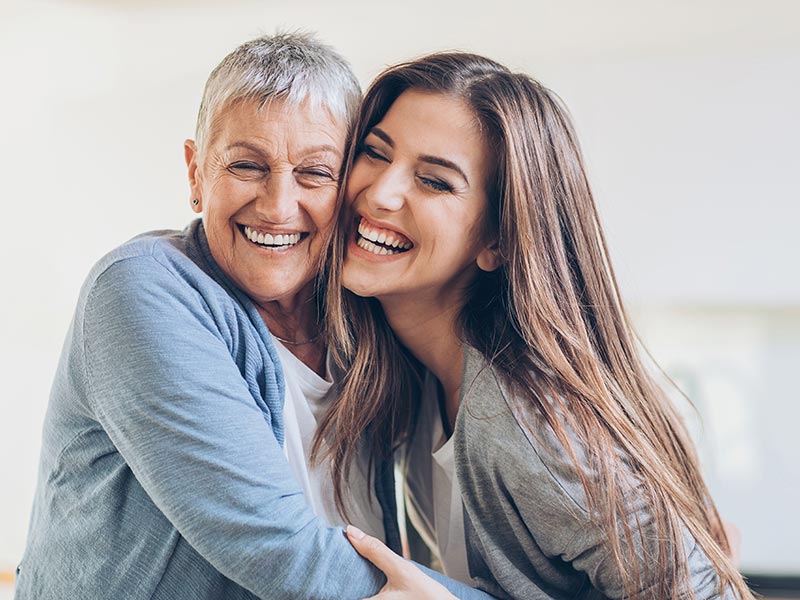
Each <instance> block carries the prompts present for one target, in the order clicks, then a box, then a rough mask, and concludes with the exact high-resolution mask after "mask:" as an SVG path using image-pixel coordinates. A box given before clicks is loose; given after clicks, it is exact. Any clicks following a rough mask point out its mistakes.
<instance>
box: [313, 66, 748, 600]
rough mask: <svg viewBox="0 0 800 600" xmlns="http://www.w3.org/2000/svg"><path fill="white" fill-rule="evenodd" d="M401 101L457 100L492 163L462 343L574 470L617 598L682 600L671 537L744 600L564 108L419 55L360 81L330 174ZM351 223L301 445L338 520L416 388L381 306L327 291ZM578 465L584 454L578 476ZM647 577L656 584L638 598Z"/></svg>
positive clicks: (511, 77) (390, 444)
mask: <svg viewBox="0 0 800 600" xmlns="http://www.w3.org/2000/svg"><path fill="white" fill-rule="evenodd" d="M408 89H418V90H422V91H429V92H435V93H441V94H446V95H449V96H453V97H456V98H459V99H462V100H464V101H465V102H466V103H467V104H468V105H469V106H471V107H472V109H473V111H474V112H475V115H476V117H477V119H478V122H479V123H480V126H481V130H482V133H483V135H484V139H485V140H486V142H487V144H488V145H489V148H490V151H491V153H492V155H493V156H494V157H495V161H496V168H495V173H494V176H493V177H492V181H490V182H489V189H488V192H489V197H490V214H489V215H487V217H488V223H487V226H489V227H492V228H494V229H495V230H496V233H497V239H498V244H499V252H500V255H501V257H502V260H503V265H502V266H501V267H500V268H499V269H497V270H496V271H494V272H491V273H485V272H481V273H480V274H479V275H478V276H477V277H476V279H475V281H474V282H473V285H472V286H471V288H470V290H469V292H468V298H467V301H466V303H465V308H464V310H463V312H462V314H461V319H460V326H461V335H462V337H463V339H464V341H465V342H466V343H468V344H470V345H472V346H474V347H475V348H477V349H478V350H479V351H480V352H481V353H482V354H483V355H484V357H485V358H486V360H487V361H488V362H489V363H490V364H491V365H492V366H493V367H494V368H495V369H497V371H498V372H499V373H501V375H502V376H503V377H504V378H505V380H506V382H507V383H508V384H509V385H511V386H513V387H515V388H516V389H517V390H518V392H519V393H518V394H517V397H518V398H520V399H521V401H524V402H527V403H530V404H531V405H533V407H534V408H535V409H536V410H538V411H539V412H541V414H542V415H543V416H544V417H545V419H546V420H547V422H548V424H549V426H550V427H551V428H552V429H553V431H554V432H555V434H556V436H557V437H558V439H559V440H560V441H561V442H562V444H563V445H564V447H565V449H566V450H567V452H568V454H569V455H570V457H571V458H572V460H573V461H574V462H575V464H576V467H577V468H578V471H579V473H581V478H582V481H583V486H584V489H585V491H586V495H587V499H588V502H589V509H590V512H591V514H593V515H594V516H595V519H596V520H597V522H598V524H599V525H600V526H601V527H603V528H604V530H605V531H606V532H607V533H608V545H609V549H610V551H611V555H612V557H613V560H614V561H615V563H616V565H617V568H618V569H619V571H620V573H621V574H622V577H623V579H624V581H625V582H626V583H625V587H626V590H625V592H626V596H628V597H630V598H637V599H638V598H644V597H654V598H671V599H677V598H679V597H682V596H683V595H684V594H685V593H686V592H687V590H688V588H689V585H690V583H689V580H688V571H687V558H686V556H685V550H684V543H683V539H682V537H681V531H682V526H684V525H685V527H686V528H687V529H688V531H689V532H690V533H691V534H692V536H694V538H695V540H696V541H697V543H698V544H699V545H700V547H701V549H702V550H703V552H704V553H705V554H706V555H707V556H708V558H709V559H710V561H711V562H712V563H713V565H714V567H715V568H716V570H717V572H718V574H719V581H720V591H722V589H723V588H729V589H732V590H733V591H734V592H735V593H736V595H738V596H740V597H742V598H751V597H752V596H751V594H750V592H749V591H748V589H747V586H746V585H745V583H744V581H743V580H742V578H741V576H740V575H739V573H738V572H737V571H736V569H735V568H734V567H733V565H732V564H731V563H730V561H729V560H728V558H727V557H726V555H725V550H727V549H728V542H727V539H726V537H725V534H724V532H723V529H722V525H721V522H720V519H719V515H718V513H717V511H716V508H715V507H714V503H713V500H712V498H711V496H710V494H709V492H708V489H707V487H706V485H705V483H704V481H703V479H702V476H701V474H700V469H699V466H698V463H697V458H696V456H695V453H694V449H693V446H692V443H691V440H690V439H689V436H688V434H687V432H686V430H685V428H684V426H683V423H682V421H681V419H680V417H679V416H678V414H677V412H676V411H675V409H674V407H673V406H672V404H671V403H670V401H669V400H668V399H667V397H666V394H665V393H664V391H663V390H662V389H661V388H660V387H659V385H658V384H657V383H656V382H655V381H654V380H653V378H652V377H651V376H650V374H649V373H648V371H647V368H646V367H645V365H644V364H643V362H642V360H641V358H640V349H639V347H638V345H637V339H636V337H635V335H634V333H633V331H632V328H631V325H630V323H629V319H628V316H627V314H626V312H625V310H624V307H623V305H622V302H621V300H620V295H619V290H618V287H617V283H616V279H615V276H614V272H613V270H612V268H611V264H610V262H609V259H608V252H607V248H606V243H605V240H604V237H603V233H602V230H601V227H600V222H599V219H598V215H597V211H596V208H595V204H594V199H593V197H592V193H591V190H590V188H589V184H588V180H587V177H586V173H585V169H584V164H583V159H582V157H581V152H580V148H579V146H578V142H577V138H576V136H575V133H574V131H573V128H572V125H571V123H570V119H569V116H568V114H567V111H566V110H565V109H564V107H563V106H562V105H561V104H560V102H559V101H558V99H557V98H556V96H555V95H554V94H553V93H552V92H550V91H549V90H547V89H546V88H544V87H543V86H542V85H541V84H539V83H538V82H536V81H534V80H533V79H531V78H530V77H528V76H526V75H522V74H514V73H511V72H510V71H508V70H507V69H506V68H505V67H503V66H502V65H499V64H498V63H495V62H494V61H491V60H488V59H486V58H483V57H481V56H476V55H473V54H467V53H458V52H451V53H439V54H433V55H430V56H427V57H424V58H421V59H418V60H415V61H411V62H409V63H405V64H401V65H398V66H395V67H392V68H390V69H388V70H386V71H385V72H384V73H382V74H381V75H380V76H378V78H377V79H376V80H375V81H374V82H373V84H372V85H371V87H370V89H369V90H368V91H367V93H366V95H365V97H364V101H363V103H362V107H361V112H360V117H359V121H358V123H357V125H356V128H355V132H354V137H353V139H352V140H351V142H350V144H349V151H348V156H347V163H346V168H345V170H344V174H345V177H346V175H347V174H348V173H349V170H350V167H351V166H352V164H353V161H354V159H355V157H356V156H357V153H358V149H359V146H360V144H361V143H362V141H363V139H364V137H365V136H366V134H367V133H368V132H369V130H370V129H371V128H372V127H373V126H374V125H376V124H377V123H378V122H379V121H380V120H381V119H382V118H383V116H384V115H385V114H386V112H387V111H388V110H389V108H390V106H391V105H392V103H393V102H394V101H395V100H396V99H397V98H398V97H399V96H400V94H402V93H403V92H404V91H406V90H408ZM343 181H345V180H343ZM343 198H344V186H343V191H342V194H340V203H341V202H343ZM350 219H351V215H349V214H348V211H347V210H342V211H340V221H339V226H338V228H337V231H336V232H335V233H334V238H333V241H332V245H331V250H330V253H331V254H330V259H331V262H330V279H329V287H328V290H329V292H328V295H327V310H328V320H327V326H328V328H329V332H330V334H331V336H332V339H333V340H334V343H333V345H332V349H331V350H332V353H333V357H334V360H335V361H336V364H337V365H338V366H339V367H340V368H342V369H343V370H344V371H345V373H346V374H345V375H344V377H343V378H342V379H341V381H340V382H339V383H338V384H337V385H338V386H339V392H340V394H339V397H338V399H337V400H336V401H335V403H334V404H333V406H332V408H331V410H330V411H329V413H328V414H327V416H326V417H325V419H324V420H323V421H322V423H321V424H320V428H319V431H318V434H317V438H316V440H315V446H314V456H315V457H317V456H318V455H319V454H320V448H321V446H320V441H321V440H322V439H323V438H324V439H325V440H326V442H327V443H328V445H329V454H330V458H331V463H332V470H333V474H334V483H335V491H336V501H337V505H338V506H339V509H340V511H342V513H343V514H346V507H345V502H344V500H343V494H342V486H343V485H344V483H343V482H345V481H346V479H347V476H348V472H349V467H350V463H351V461H352V459H353V458H354V456H355V454H356V452H357V450H358V448H359V444H361V443H365V444H366V447H367V448H366V449H367V451H368V452H369V453H370V460H371V461H374V460H381V459H383V458H386V457H388V456H389V455H390V453H391V452H392V451H393V450H394V449H395V448H397V447H398V446H399V445H400V444H402V443H403V442H404V441H405V440H407V439H408V436H409V435H410V434H411V430H412V427H413V415H414V414H415V412H416V411H415V406H414V403H415V402H416V399H417V398H418V395H419V394H418V390H419V376H420V365H419V364H418V363H417V361H416V360H415V359H414V358H413V357H412V356H411V355H410V354H409V353H408V352H407V351H406V350H405V349H404V348H403V347H402V346H401V345H400V344H399V342H398V341H397V339H396V338H395V336H394V335H393V334H392V332H391V330H390V329H389V326H388V324H387V323H386V320H385V317H384V315H383V312H382V310H381V306H380V304H379V303H378V302H377V301H376V300H375V299H372V298H358V297H357V296H355V295H354V294H352V293H350V292H348V291H347V290H343V289H342V288H341V282H340V274H341V267H342V264H343V260H344V252H345V247H346V240H347V232H348V230H349V226H350V223H349V221H350ZM531 433H533V434H534V435H535V433H536V432H535V431H532V432H531ZM575 444H577V445H578V446H579V447H576V446H575ZM619 450H621V451H622V453H623V455H624V456H625V457H626V458H625V459H622V458H620V454H619ZM578 455H582V456H585V457H586V458H585V459H583V463H582V464H581V463H579V461H578V459H577V456H578ZM623 460H624V464H623ZM587 461H588V464H586V463H587ZM589 473H591V474H592V476H591V477H590V476H589V475H588V474H589ZM626 474H627V475H626ZM632 479H633V480H635V482H636V483H635V485H636V491H635V492H633V486H634V484H633V482H632ZM631 493H636V494H643V495H644V498H645V500H646V502H647V504H648V505H649V506H650V507H651V511H652V515H653V519H654V521H655V523H656V524H657V531H658V536H657V538H658V539H657V540H645V539H644V536H643V533H642V531H637V530H636V528H635V527H634V528H632V527H631V525H630V524H629V523H628V520H627V519H626V518H625V515H626V514H627V512H628V511H627V507H628V505H629V498H630V494H631ZM637 546H645V548H647V549H651V548H653V547H655V556H652V559H654V560H652V563H651V564H648V562H649V561H647V560H643V559H641V558H637V555H636V552H637V550H636V548H637ZM643 563H645V564H644V566H642V564H643ZM646 581H656V582H658V583H657V584H656V585H655V587H654V588H653V587H651V588H650V589H649V590H648V591H647V592H643V591H642V590H644V589H646V587H647V586H646V585H645V582H646ZM650 594H652V596H651V595H650Z"/></svg>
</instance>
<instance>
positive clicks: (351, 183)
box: [345, 158, 372, 204]
mask: <svg viewBox="0 0 800 600" xmlns="http://www.w3.org/2000/svg"><path fill="white" fill-rule="evenodd" d="M370 171H371V169H370V168H369V165H368V164H367V162H366V160H365V159H364V158H358V159H356V162H355V163H353V168H352V169H351V170H350V176H349V177H348V178H347V187H346V189H345V199H346V201H347V203H348V204H351V203H352V202H353V201H354V200H355V198H356V196H358V195H359V193H361V192H362V191H363V189H364V188H365V187H367V186H368V185H369V182H370V181H371V180H372V177H371V176H370Z"/></svg>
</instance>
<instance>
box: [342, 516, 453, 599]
mask: <svg viewBox="0 0 800 600" xmlns="http://www.w3.org/2000/svg"><path fill="white" fill-rule="evenodd" d="M347 539H349V540H350V543H351V544H353V547H354V548H355V549H356V552H358V553H359V554H360V555H361V556H363V557H364V558H366V559H367V560H369V561H370V562H371V563H372V564H374V565H375V566H376V567H378V568H379V569H380V570H381V571H383V572H384V574H385V575H386V585H384V586H383V587H382V588H381V591H380V592H378V594H377V595H375V596H372V598H371V599H367V600H374V599H377V600H456V597H455V596H453V595H452V594H451V593H450V592H448V591H447V588H445V587H444V586H443V585H442V584H440V583H439V582H437V581H434V580H433V579H431V578H430V577H428V576H427V575H425V573H423V572H422V571H420V570H419V569H418V568H417V567H416V566H414V564H413V563H412V562H410V561H407V560H406V559H405V558H403V557H402V556H398V555H397V554H395V553H394V552H392V551H391V550H389V548H387V547H386V545H385V544H383V542H381V541H380V540H378V539H376V538H374V537H372V536H369V535H367V534H365V533H364V532H363V531H361V530H360V529H359V528H358V527H353V526H352V525H348V526H347Z"/></svg>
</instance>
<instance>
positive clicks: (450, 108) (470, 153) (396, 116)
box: [377, 89, 488, 171]
mask: <svg viewBox="0 0 800 600" xmlns="http://www.w3.org/2000/svg"><path fill="white" fill-rule="evenodd" d="M377 126H378V127H380V128H381V129H382V130H384V131H385V132H386V133H388V134H389V135H390V136H391V137H392V138H393V140H394V141H395V142H396V143H398V144H402V145H406V146H407V147H408V148H409V149H413V150H414V151H415V152H417V153H419V154H426V155H435V156H442V157H445V158H448V159H449V160H453V161H456V162H458V163H459V164H460V165H462V167H463V166H467V167H469V168H471V169H480V170H484V171H485V167H486V164H487V162H488V146H487V144H486V141H485V139H484V137H483V135H482V133H481V129H480V123H479V121H478V119H477V116H476V115H475V112H474V111H473V109H472V107H471V106H470V105H469V104H467V102H466V101H464V100H462V99H460V98H456V97H454V96H450V95H446V94H439V93H435V92H427V91H423V90H415V89H411V90H407V91H405V92H403V93H402V94H400V96H398V98H397V99H396V100H395V101H394V103H393V104H392V106H391V107H390V108H389V110H388V111H387V112H386V114H385V115H384V117H383V119H382V120H381V121H380V123H378V125H377Z"/></svg>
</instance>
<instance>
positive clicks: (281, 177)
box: [256, 171, 303, 224]
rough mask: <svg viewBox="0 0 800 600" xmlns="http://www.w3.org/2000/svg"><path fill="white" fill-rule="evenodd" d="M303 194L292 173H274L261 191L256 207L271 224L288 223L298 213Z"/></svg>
mask: <svg viewBox="0 0 800 600" xmlns="http://www.w3.org/2000/svg"><path fill="white" fill-rule="evenodd" d="M302 193H303V190H302V187H301V186H300V185H299V184H298V183H297V181H296V179H295V178H294V176H293V174H292V172H291V171H288V172H272V173H270V175H269V177H268V178H267V181H266V182H265V184H264V187H263V188H262V190H260V191H259V194H258V197H257V198H256V206H257V208H258V209H259V212H260V213H261V215H262V216H263V217H264V219H266V220H267V221H269V222H270V223H276V224H281V223H288V222H289V221H291V220H292V218H294V216H295V215H296V214H297V212H298V206H299V200H300V194H302Z"/></svg>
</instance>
